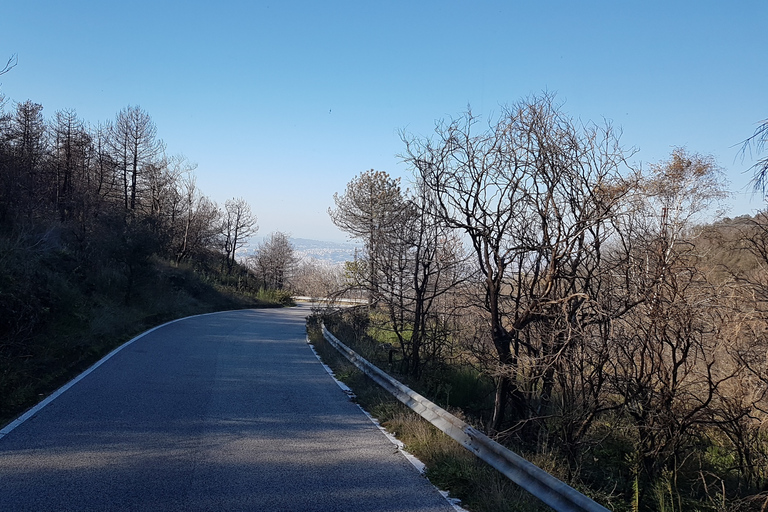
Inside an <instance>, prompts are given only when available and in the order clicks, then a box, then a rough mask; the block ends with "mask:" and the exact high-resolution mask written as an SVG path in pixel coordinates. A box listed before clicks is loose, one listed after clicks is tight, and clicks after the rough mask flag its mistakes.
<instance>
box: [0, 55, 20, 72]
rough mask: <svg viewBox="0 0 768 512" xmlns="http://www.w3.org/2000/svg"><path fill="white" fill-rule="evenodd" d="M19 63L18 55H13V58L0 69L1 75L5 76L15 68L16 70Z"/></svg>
mask: <svg viewBox="0 0 768 512" xmlns="http://www.w3.org/2000/svg"><path fill="white" fill-rule="evenodd" d="M18 63H19V57H18V55H16V54H15V53H14V54H13V55H11V56H10V57H9V58H8V62H6V63H5V66H3V67H2V68H0V75H4V74H6V73H7V72H9V71H10V70H12V69H13V68H15V67H16V64H18Z"/></svg>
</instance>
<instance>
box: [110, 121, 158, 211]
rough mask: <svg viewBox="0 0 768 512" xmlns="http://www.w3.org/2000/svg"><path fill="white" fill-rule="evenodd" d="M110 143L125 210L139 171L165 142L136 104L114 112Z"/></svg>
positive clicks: (131, 204)
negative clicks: (114, 117)
mask: <svg viewBox="0 0 768 512" xmlns="http://www.w3.org/2000/svg"><path fill="white" fill-rule="evenodd" d="M111 143H112V147H113V149H114V153H115V160H116V161H117V162H118V163H119V166H120V170H121V172H122V181H123V200H124V203H125V210H126V211H134V210H135V209H136V201H137V196H138V187H139V175H140V174H142V173H143V172H144V169H145V167H146V166H148V165H150V164H153V163H154V161H155V159H157V158H159V157H160V156H161V155H162V153H163V151H164V150H165V145H164V144H163V142H162V141H161V140H160V139H158V138H157V127H156V126H155V123H154V122H153V121H152V118H151V117H150V116H149V114H148V113H147V112H145V111H144V110H142V109H141V107H139V106H128V107H126V108H124V109H123V110H121V111H120V112H119V113H118V114H117V118H116V119H115V124H114V126H113V133H112V141H111Z"/></svg>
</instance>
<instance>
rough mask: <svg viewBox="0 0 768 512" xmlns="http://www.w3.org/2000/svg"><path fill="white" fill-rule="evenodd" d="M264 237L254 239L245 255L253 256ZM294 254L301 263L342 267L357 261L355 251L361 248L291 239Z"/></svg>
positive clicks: (341, 243)
mask: <svg viewBox="0 0 768 512" xmlns="http://www.w3.org/2000/svg"><path fill="white" fill-rule="evenodd" d="M263 238H264V237H254V239H252V240H251V243H250V244H249V245H248V247H247V248H246V250H245V251H243V253H244V254H248V255H250V254H253V253H254V252H256V248H257V247H258V245H259V243H261V241H262V240H263ZM291 243H292V244H293V249H294V254H295V255H296V257H297V258H298V259H299V260H300V261H309V260H316V261H318V262H322V263H327V264H331V265H341V264H343V263H344V262H345V261H352V260H354V259H355V250H356V249H357V250H360V246H358V245H355V244H353V243H344V242H323V241H320V240H310V239H308V238H291Z"/></svg>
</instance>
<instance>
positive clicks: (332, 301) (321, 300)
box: [292, 295, 368, 304]
mask: <svg viewBox="0 0 768 512" xmlns="http://www.w3.org/2000/svg"><path fill="white" fill-rule="evenodd" d="M292 299H293V300H300V301H303V302H319V303H324V304H368V301H367V300H365V299H328V298H322V297H307V296H303V295H294V296H293V297H292Z"/></svg>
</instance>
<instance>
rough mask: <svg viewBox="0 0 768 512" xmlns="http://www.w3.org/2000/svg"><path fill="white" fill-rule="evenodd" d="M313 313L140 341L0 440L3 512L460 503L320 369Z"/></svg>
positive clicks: (217, 323) (184, 323)
mask: <svg viewBox="0 0 768 512" xmlns="http://www.w3.org/2000/svg"><path fill="white" fill-rule="evenodd" d="M307 314H308V308H307V307H306V306H304V307H302V306H300V307H297V308H291V309H280V310H274V309H272V310H245V311H232V312H224V313H215V314H211V315H204V316H198V317H192V318H188V319H184V320H181V321H177V322H173V323H170V324H166V325H164V326H162V327H160V328H159V329H156V330H154V331H152V332H150V333H148V334H146V335H144V336H143V337H141V338H139V339H136V340H135V341H134V342H133V343H131V344H130V345H127V346H126V347H124V348H123V349H122V350H121V351H120V352H118V353H117V354H115V355H114V356H113V357H112V358H110V359H109V360H107V361H106V362H105V363H104V364H102V365H101V366H100V367H98V368H97V369H96V370H95V371H93V372H92V373H90V374H89V375H87V376H86V377H85V378H83V379H82V380H81V381H79V382H78V383H76V384H75V385H74V386H72V387H71V388H70V389H69V390H68V391H66V392H64V393H63V394H62V395H61V396H59V397H58V398H57V399H55V400H54V401H52V402H51V403H50V404H49V405H48V406H47V407H45V408H43V409H42V410H40V411H39V412H38V413H37V414H36V415H35V416H33V417H32V418H31V419H29V420H27V421H26V422H24V423H22V424H21V425H20V426H18V427H17V428H16V429H14V430H12V431H11V432H10V433H8V434H7V435H6V436H5V437H3V438H0V510H2V511H17V510H19V511H20V510H30V511H41V510H46V511H49V510H136V511H139V510H141V511H144V510H146V511H154V510H158V511H165V510H178V511H188V510H189V511H197V510H210V511H231V510H264V511H273V510H300V511H323V512H327V511H334V510H344V511H346V510H348V511H424V512H426V511H430V512H431V511H442V512H446V511H451V510H452V508H451V507H450V505H449V504H448V503H447V502H446V501H445V500H444V499H443V498H442V497H441V496H440V495H439V493H438V492H437V490H436V489H435V488H434V487H432V486H431V485H430V484H429V482H428V481H427V480H426V479H425V478H423V477H422V476H420V475H419V473H418V472H417V471H416V470H415V469H414V468H413V467H412V466H411V465H410V463H408V462H407V461H406V460H405V458H404V457H403V456H402V455H401V454H400V453H398V452H397V450H396V449H395V447H394V446H393V445H392V444H391V443H390V442H389V441H388V440H387V439H386V437H385V436H384V435H383V434H382V433H381V432H380V431H379V430H378V429H377V428H376V427H375V426H374V425H373V424H372V423H371V422H370V421H369V420H368V419H367V418H366V416H365V415H364V414H363V413H362V412H361V411H360V409H359V408H358V407H357V406H356V405H354V404H353V403H352V402H350V401H349V399H348V398H347V396H346V395H345V394H344V393H343V392H342V391H341V390H340V389H339V388H338V386H336V384H335V383H334V382H333V380H332V379H331V378H330V376H328V374H327V373H326V372H325V370H324V369H323V368H322V366H321V364H320V363H319V362H318V361H317V359H316V358H315V356H314V355H313V354H312V351H311V350H310V349H309V347H308V346H307V345H306V335H305V328H304V318H305V316H306V315H307Z"/></svg>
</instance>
